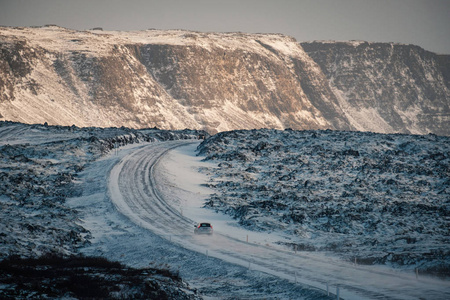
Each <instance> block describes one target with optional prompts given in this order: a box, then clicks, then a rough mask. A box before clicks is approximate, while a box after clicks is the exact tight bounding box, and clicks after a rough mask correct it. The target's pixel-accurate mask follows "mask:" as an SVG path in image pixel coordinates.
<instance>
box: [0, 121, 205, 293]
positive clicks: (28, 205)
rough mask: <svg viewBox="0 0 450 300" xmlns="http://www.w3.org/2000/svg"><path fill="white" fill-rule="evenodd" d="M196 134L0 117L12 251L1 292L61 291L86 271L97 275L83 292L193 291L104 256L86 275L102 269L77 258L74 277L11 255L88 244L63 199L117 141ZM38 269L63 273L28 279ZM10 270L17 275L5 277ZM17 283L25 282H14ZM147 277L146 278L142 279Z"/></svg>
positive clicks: (3, 219)
mask: <svg viewBox="0 0 450 300" xmlns="http://www.w3.org/2000/svg"><path fill="white" fill-rule="evenodd" d="M199 134H203V133H200V132H197V131H189V130H185V131H161V130H157V129H147V130H131V129H127V128H105V129H101V128H78V127H74V126H73V127H62V126H44V125H25V124H20V123H10V122H0V261H5V260H6V261H9V259H12V258H13V259H14V262H13V267H11V264H10V263H5V264H2V265H1V267H0V282H1V284H0V298H3V297H6V298H11V299H12V298H15V297H23V298H25V297H34V296H37V295H38V296H40V297H44V298H45V297H46V295H47V297H52V296H51V295H53V297H57V296H58V297H59V296H64V294H65V293H66V292H65V291H67V287H69V288H70V285H71V284H74V285H76V284H87V282H85V283H83V280H85V279H86V278H87V277H89V276H96V280H94V281H92V280H91V282H90V283H92V284H91V285H85V289H84V295H85V296H88V295H103V296H104V295H105V293H106V291H107V290H108V289H109V290H110V291H113V292H112V294H111V295H115V296H114V297H116V298H121V297H125V296H126V295H128V296H130V295H134V297H137V295H138V294H139V293H140V292H142V291H147V292H148V291H155V290H156V291H159V292H161V294H160V295H177V293H179V294H178V295H184V298H185V299H188V298H189V299H191V298H195V297H194V296H192V295H191V294H192V292H191V293H186V291H187V290H185V291H180V288H181V289H184V288H185V287H184V286H183V284H181V283H180V281H181V279H180V280H174V281H172V279H171V278H169V277H170V276H169V277H167V278H165V279H164V276H162V275H161V276H160V275H158V276H159V277H158V276H157V277H158V278H156V279H150V281H149V280H144V279H143V278H144V277H145V276H144V277H143V276H141V275H139V276H140V277H139V279H137V278H134V279H133V278H131V277H129V278H126V275H124V274H132V273H133V272H134V273H136V274H137V273H138V272H139V271H136V270H135V271H133V270H131V269H123V270H119V268H117V267H116V266H115V265H114V264H113V263H111V266H113V267H114V268H113V269H114V270H112V269H111V267H110V266H109V265H106V264H104V263H102V264H100V266H101V268H104V269H105V270H106V271H104V273H103V274H102V275H92V274H93V273H95V274H100V273H101V272H102V271H101V270H98V269H95V270H93V271H92V270H91V266H90V265H89V264H84V263H85V262H86V261H87V262H89V260H84V261H82V262H80V265H81V268H83V264H84V267H85V268H84V270H85V271H86V272H85V274H78V275H77V274H76V273H77V272H74V273H73V274H75V275H74V276H75V277H74V276H72V273H70V272H69V271H68V270H67V269H64V270H63V269H62V268H60V269H58V268H56V269H55V270H53V269H52V268H51V267H50V264H48V263H47V262H46V263H44V266H43V267H40V268H41V269H42V270H40V271H39V270H37V271H36V272H37V273H33V272H32V271H30V270H31V269H32V268H33V267H32V266H29V267H28V269H27V270H26V271H24V270H23V267H20V264H23V263H25V264H27V262H26V261H25V262H21V261H16V260H17V259H18V257H21V258H24V259H35V258H38V257H42V256H44V257H45V256H48V255H51V256H55V255H57V256H63V257H68V256H72V255H79V254H80V249H82V248H84V247H88V246H89V245H90V244H91V240H92V239H93V236H92V234H91V232H89V230H88V229H87V226H84V224H83V222H82V221H81V219H80V214H81V212H80V211H79V210H76V209H73V208H71V207H70V203H68V199H71V198H77V197H82V195H83V193H85V192H86V191H84V190H83V188H82V187H83V186H84V182H83V178H82V177H81V176H80V174H82V173H83V172H84V171H85V169H86V168H87V169H89V166H92V164H93V163H94V162H95V161H98V160H101V159H102V158H103V157H105V156H108V155H114V153H115V152H117V151H118V150H116V147H121V149H123V148H127V147H133V146H135V147H136V146H139V145H140V144H146V143H149V142H158V141H166V140H173V139H196V138H198V135H199ZM99 172H100V173H105V172H108V169H101V170H100V171H99ZM101 179H102V177H101V176H98V177H97V178H94V179H93V181H92V182H91V184H92V185H98V182H97V181H95V180H101ZM103 179H105V178H103ZM73 260H74V259H72V261H73ZM32 263H34V262H32ZM28 264H30V262H28ZM69 265H70V266H69V267H70V268H74V265H73V264H70V263H69ZM78 267H80V266H78ZM159 267H163V266H159ZM14 268H17V270H15V269H14ZM21 268H22V269H21ZM21 270H22V271H21ZM43 270H44V271H45V270H47V272H46V273H45V272H44V271H43ZM14 272H18V273H17V274H16V273H14ZM39 272H41V273H42V274H40V275H36V276H41V275H42V276H43V277H42V278H47V277H45V276H52V275H51V274H53V276H58V275H60V276H62V277H61V278H59V279H58V278H53V279H52V278H48V282H47V283H48V286H46V285H45V284H43V285H42V286H40V285H35V284H33V282H34V281H35V280H37V279H36V278H35V277H33V274H38V273H39ZM43 272H44V273H45V274H43ZM142 272H144V271H142ZM142 272H141V273H142ZM78 273H79V272H78ZM134 273H133V274H134ZM111 274H115V276H116V277H117V276H119V274H120V276H123V277H122V279H123V280H128V279H129V280H136V281H135V282H138V283H139V284H141V285H142V287H139V288H137V289H133V287H131V289H128V286H127V284H126V283H125V282H122V283H120V284H118V283H117V282H116V281H115V280H116V279H117V278H118V277H117V278H116V279H112V278H111V276H112V275H111ZM149 274H150V273H149ZM22 275H23V276H22ZM11 276H13V278H16V279H17V280H13V281H11V280H10V278H11ZM15 276H17V277H15ZM21 276H22V277H23V278H22V277H21ZM67 276H68V277H67ZM77 276H78V277H77ZM83 276H84V277H83ZM86 276H87V277H86ZM99 276H100V277H101V276H106V277H107V278H108V279H107V280H105V281H103V282H102V280H101V279H98V277H99ZM171 276H172V275H171ZM19 277H20V278H21V279H20V280H19ZM66 277H67V278H66ZM65 279H67V280H65ZM97 279H98V280H97ZM110 279H111V280H110ZM122 279H121V280H122ZM46 280H47V279H46ZM71 280H72V281H71ZM20 282H21V283H20ZM69 282H72V283H70V284H69ZM19 283H20V284H21V286H22V287H23V289H21V288H19V287H18V284H19ZM95 284H98V285H99V287H101V288H102V289H99V290H98V291H97V294H95V293H94V294H92V291H93V290H95V288H94V289H89V288H88V287H92V286H94V285H95ZM146 284H151V285H152V286H151V287H148V286H146ZM108 285H109V287H108V288H107V287H106V286H108ZM114 285H116V286H114ZM120 286H121V287H120ZM75 288H76V286H73V289H75ZM103 288H104V289H103ZM73 289H72V290H70V289H69V290H70V291H67V293H69V294H67V295H69V296H70V295H74V294H70V292H71V291H72V292H73ZM78 290H80V289H78ZM90 292H91V294H90ZM94 292H95V291H94ZM103 292H105V293H103ZM36 293H37V294H36ZM102 293H103V294H102ZM33 295H34V296H33ZM67 295H66V296H67ZM82 295H83V294H82Z"/></svg>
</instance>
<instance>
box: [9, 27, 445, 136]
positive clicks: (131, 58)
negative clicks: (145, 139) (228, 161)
mask: <svg viewBox="0 0 450 300" xmlns="http://www.w3.org/2000/svg"><path fill="white" fill-rule="evenodd" d="M333 45H334V47H335V48H333ZM346 47H347V48H349V49H350V50H346V51H343V50H342V51H341V50H339V49H344V48H345V49H347V48H346ZM353 48H354V49H353ZM384 48H386V49H394V51H393V53H394V54H391V55H389V52H388V51H387V50H383V49H384ZM303 49H305V50H306V52H305V51H304V50H303ZM351 49H353V50H351ZM397 49H404V50H401V51H400V50H398V51H397ZM0 51H1V52H0V120H11V121H18V122H23V123H44V122H48V123H49V124H58V125H72V124H75V125H77V126H100V127H109V126H114V127H120V126H126V127H132V128H144V127H155V126H156V127H159V128H162V129H184V128H192V129H205V130H207V131H209V132H211V133H214V132H218V131H226V130H232V129H253V128H262V127H266V128H276V129H283V128H293V129H336V130H364V131H376V132H403V133H415V134H427V133H429V132H433V133H436V134H442V135H449V129H448V128H450V122H449V114H448V113H449V99H450V97H449V95H450V93H449V74H450V71H449V67H448V66H449V63H448V61H449V60H448V57H446V56H437V55H435V54H432V53H429V52H426V51H424V50H423V49H421V48H418V47H416V46H401V47H400V46H397V45H391V44H368V43H361V44H358V46H355V45H354V44H345V43H344V44H342V43H303V44H301V45H300V44H299V43H297V42H296V41H295V40H294V39H293V38H291V37H287V36H283V35H273V34H243V33H199V32H189V31H181V30H172V31H159V30H146V31H134V32H119V31H100V30H90V31H75V30H69V29H65V28H61V27H57V26H47V27H42V28H9V27H0ZM386 51H387V53H385V52H386ZM369 54H370V55H369ZM344 56H345V59H344V58H343V57H344ZM346 61H347V63H346ZM351 62H355V63H357V66H358V67H356V66H355V65H354V64H353V63H351ZM388 62H392V67H389V68H386V69H383V72H381V70H379V67H382V66H383V65H386V64H387V63H388ZM406 62H408V63H406ZM372 73H374V74H373V75H371V74H372ZM375 75H376V76H375ZM364 76H365V77H364ZM362 82H364V83H365V84H361V83H362ZM399 95H401V96H399Z"/></svg>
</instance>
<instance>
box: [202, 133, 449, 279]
mask: <svg viewBox="0 0 450 300" xmlns="http://www.w3.org/2000/svg"><path fill="white" fill-rule="evenodd" d="M199 153H200V154H202V155H205V160H209V161H214V162H215V163H217V164H218V168H214V169H208V168H207V169H204V170H203V172H205V173H206V174H209V175H210V176H211V177H212V181H211V182H210V183H209V186H210V187H211V188H213V189H214V190H215V193H214V194H212V195H211V197H210V198H209V199H208V200H207V202H206V203H205V206H206V207H209V208H211V209H213V210H215V211H218V212H222V213H225V214H228V215H230V216H232V217H233V218H235V219H237V220H239V224H241V225H242V226H245V227H246V228H249V229H252V230H255V231H264V232H279V233H282V234H285V236H286V237H288V238H289V239H290V240H291V242H288V243H287V246H289V247H291V248H292V249H295V250H299V251H322V252H325V253H326V252H330V253H334V254H338V255H339V256H341V257H343V258H344V259H346V260H350V261H352V262H353V261H354V262H356V263H358V264H386V265H390V266H394V267H398V268H406V269H415V268H417V269H420V272H430V273H433V274H438V275H444V276H448V275H450V273H449V267H450V252H449V249H448V244H449V243H450V239H449V238H450V230H449V228H450V223H449V222H450V202H449V199H450V180H449V178H450V140H449V138H448V137H440V136H436V135H423V136H420V135H403V134H388V135H386V134H376V133H360V132H343V131H292V130H284V131H277V130H266V129H265V130H250V131H245V130H243V131H231V132H223V133H219V134H216V135H214V136H213V137H211V138H209V139H207V140H205V141H204V142H203V143H202V144H201V145H200V146H199Z"/></svg>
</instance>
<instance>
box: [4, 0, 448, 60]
mask: <svg viewBox="0 0 450 300" xmlns="http://www.w3.org/2000/svg"><path fill="white" fill-rule="evenodd" d="M45 24H57V25H59V26H63V27H66V28H72V29H80V30H84V29H90V28H93V27H102V28H103V29H105V30H138V29H149V28H156V29H186V30H196V31H217V32H230V31H242V32H249V33H257V32H258V33H283V34H287V35H290V36H293V37H295V38H296V39H297V40H298V41H311V40H365V41H376V42H400V43H407V44H415V45H419V46H421V47H423V48H425V49H426V50H429V51H433V52H437V53H443V54H450V0H273V1H272V0H224V1H217V0H161V1H157V0H0V25H3V26H40V25H45Z"/></svg>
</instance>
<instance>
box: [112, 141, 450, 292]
mask: <svg viewBox="0 0 450 300" xmlns="http://www.w3.org/2000/svg"><path fill="white" fill-rule="evenodd" d="M189 143H193V142H192V141H170V142H161V143H153V144H148V145H147V146H144V147H141V148H139V149H137V150H136V151H134V152H132V153H131V154H129V155H127V156H125V157H124V158H123V159H122V160H121V161H120V162H119V163H118V164H117V165H115V166H114V168H113V169H112V170H111V173H110V176H109V183H108V189H109V194H110V198H111V200H112V201H113V203H114V205H115V206H116V208H117V209H118V210H119V211H120V212H121V213H122V214H124V215H125V216H127V217H128V218H129V219H130V220H131V221H133V222H134V223H136V224H138V225H139V226H141V227H143V228H146V229H148V230H151V231H152V232H154V233H156V234H158V235H160V236H162V237H165V238H167V239H168V240H169V239H170V241H171V242H172V243H174V244H177V245H179V246H181V247H184V248H186V249H189V250H194V251H198V252H200V253H204V254H205V255H209V256H213V257H216V258H219V259H222V260H224V261H227V262H231V263H234V264H239V265H241V266H245V267H249V268H251V269H253V270H258V271H261V272H265V273H268V274H272V275H275V276H278V277H279V278H282V279H285V280H289V281H291V282H294V281H296V282H298V283H300V284H304V285H308V286H312V287H315V288H318V289H321V290H324V291H325V290H326V286H327V284H329V286H330V287H331V286H332V287H336V286H339V292H340V296H341V297H342V298H344V299H450V286H449V283H448V282H446V281H441V280H434V279H432V278H426V277H420V278H419V279H417V278H416V277H415V276H414V274H404V273H400V272H394V271H389V270H386V269H382V268H376V267H366V266H354V265H352V264H350V263H346V262H342V261H340V260H337V259H336V260H334V259H331V258H329V257H324V256H320V255H318V254H315V253H307V252H298V253H294V252H290V251H286V250H283V249H280V248H274V247H270V246H265V245H259V244H253V243H247V242H246V241H242V240H239V239H236V238H234V237H231V236H229V235H226V234H223V233H220V232H217V231H216V232H215V233H214V236H213V237H203V236H195V235H194V234H193V226H192V224H193V223H194V220H190V219H188V218H186V217H185V216H183V215H182V213H181V212H180V211H178V210H177V209H175V208H174V207H173V206H171V204H170V201H171V199H165V198H164V196H163V194H162V193H161V192H160V189H161V186H159V185H158V184H159V183H158V182H157V181H156V180H155V177H154V173H155V170H156V169H157V168H158V164H159V161H160V159H161V158H162V157H163V156H164V155H165V154H166V153H167V152H168V151H170V150H172V149H174V148H177V147H180V146H185V145H188V144H189ZM195 143H198V141H195ZM334 289H335V288H333V290H332V292H333V293H334V292H335V290H334ZM330 291H331V288H330Z"/></svg>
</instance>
